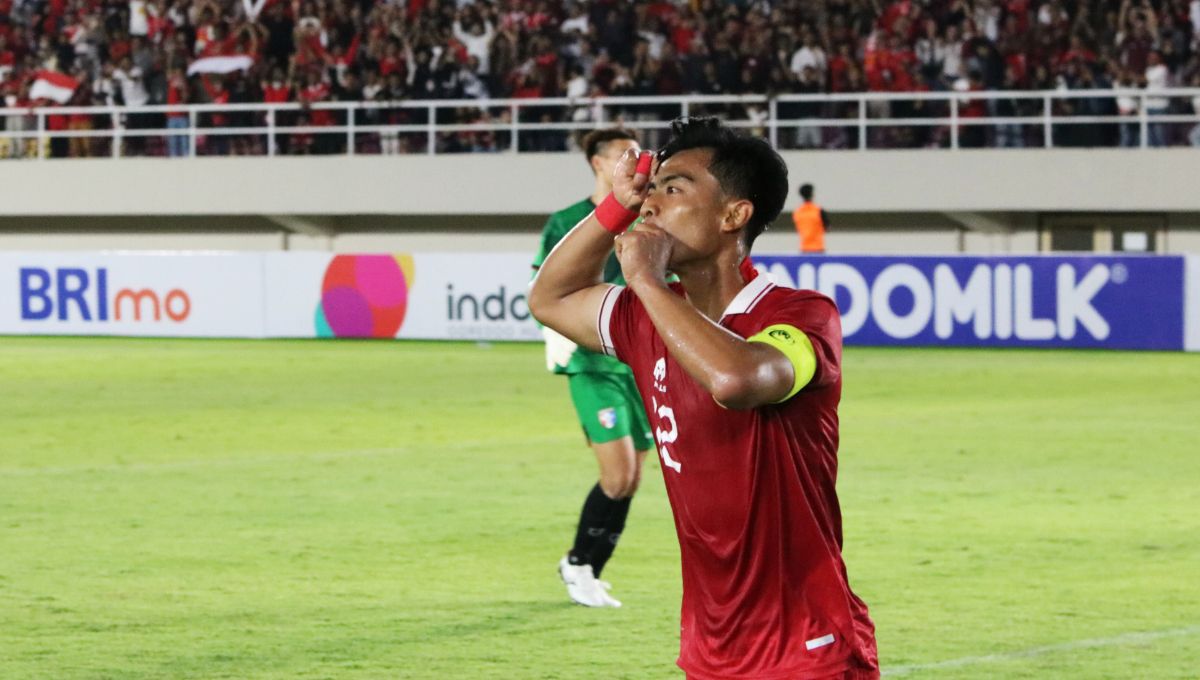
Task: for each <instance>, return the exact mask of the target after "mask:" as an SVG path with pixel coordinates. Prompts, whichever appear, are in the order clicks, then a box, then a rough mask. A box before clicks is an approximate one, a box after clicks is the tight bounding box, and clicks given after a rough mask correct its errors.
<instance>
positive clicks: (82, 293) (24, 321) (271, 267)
mask: <svg viewBox="0 0 1200 680" xmlns="http://www.w3.org/2000/svg"><path fill="white" fill-rule="evenodd" d="M529 261H530V256H529V255H528V254H527V253H376V254H344V255H343V254H332V253H323V252H271V253H244V254H242V253H184V252H180V253H62V252H59V253H20V252H15V253H2V254H0V333H3V334H39V335H144V336H181V337H254V338H257V337H294V338H322V337H327V338H339V337H371V338H420V339H444V340H539V339H540V337H541V335H540V333H539V332H538V329H537V325H536V323H535V322H534V320H533V319H532V317H531V316H530V314H529V307H528V304H527V301H526V293H527V290H528V283H529V277H530V268H529ZM755 262H756V266H757V267H758V268H759V269H760V270H762V271H765V272H767V273H768V274H770V275H771V276H772V277H773V278H774V279H775V281H776V282H777V283H779V284H781V285H786V286H798V287H803V288H814V289H816V290H820V291H822V292H824V293H826V294H827V295H830V296H831V297H833V298H834V299H835V300H836V301H837V303H838V307H839V309H840V310H841V313H842V327H843V334H844V336H845V339H846V343H847V344H850V345H854V344H858V345H927V346H936V345H947V346H992V347H996V346H1016V347H1096V348H1099V347H1107V348H1121V349H1156V350H1179V349H1184V348H1186V349H1190V350H1200V257H1188V258H1184V257H1178V256H1123V257H1087V256H1078V257H1057V256H1029V257H965V256H961V257H960V256H948V257H834V256H817V257H807V256H791V255H756V256H755Z"/></svg>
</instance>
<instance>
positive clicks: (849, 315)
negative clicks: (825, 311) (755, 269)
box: [768, 262, 1129, 341]
mask: <svg viewBox="0 0 1200 680" xmlns="http://www.w3.org/2000/svg"><path fill="white" fill-rule="evenodd" d="M768 271H769V272H770V274H771V275H772V277H774V278H775V280H776V281H777V282H779V283H781V284H782V285H786V286H791V287H796V288H807V289H815V290H819V291H821V292H822V293H824V294H825V295H828V296H830V297H832V298H834V299H835V300H838V306H839V308H840V309H841V315H842V333H843V334H844V335H845V336H846V337H850V336H852V335H854V334H855V333H857V332H859V331H861V330H863V329H864V327H865V326H866V325H867V321H868V319H870V320H872V321H874V322H875V325H876V326H877V327H878V328H879V331H881V332H882V333H883V334H884V335H886V336H887V337H890V338H895V339H900V340H903V339H907V338H912V337H915V336H917V335H919V334H921V333H923V332H925V331H926V330H927V329H928V328H929V325H930V323H932V324H933V333H934V335H935V336H936V337H937V338H940V339H948V338H950V337H951V336H953V335H954V334H955V332H956V327H957V326H960V325H961V326H968V327H969V328H970V331H969V332H970V333H971V334H972V335H973V336H974V337H975V338H976V339H978V340H989V339H997V340H1008V339H1016V340H1022V341H1045V340H1055V339H1058V340H1071V339H1073V338H1075V337H1076V336H1077V335H1078V334H1079V333H1080V331H1081V330H1082V331H1083V332H1086V333H1087V334H1088V335H1090V336H1091V337H1092V338H1094V339H1095V340H1105V339H1107V338H1108V337H1109V335H1110V333H1111V330H1112V329H1111V327H1110V325H1109V322H1108V320H1107V319H1105V318H1104V316H1103V315H1102V314H1100V312H1099V311H1097V309H1096V307H1095V306H1094V305H1093V299H1094V298H1095V297H1096V295H1097V294H1098V293H1099V292H1100V291H1101V289H1103V288H1104V287H1105V286H1106V285H1107V284H1109V283H1110V282H1112V283H1117V284H1120V283H1124V281H1125V280H1126V279H1127V278H1128V275H1129V273H1128V271H1127V270H1126V268H1125V266H1124V265H1121V264H1116V265H1113V266H1111V267H1110V266H1108V265H1105V264H1096V265H1093V266H1091V267H1088V268H1086V271H1083V272H1080V271H1079V270H1077V269H1076V267H1075V266H1074V265H1072V264H1069V263H1062V264H1059V265H1058V266H1057V267H1056V268H1055V269H1054V272H1053V279H1052V280H1053V283H1054V285H1053V290H1052V291H1050V290H1045V289H1043V288H1041V287H1039V288H1036V289H1035V286H1034V269H1033V267H1031V266H1029V265H1028V264H983V263H981V264H977V265H975V266H974V267H973V268H972V269H971V270H970V273H969V274H967V275H966V278H965V281H962V282H960V280H959V276H958V275H956V273H955V271H954V269H953V268H952V267H950V266H949V265H948V264H938V265H936V266H934V267H933V271H932V276H929V275H927V274H926V273H925V272H923V271H922V270H921V269H918V268H917V267H915V266H913V265H911V264H904V263H897V264H891V265H888V266H886V267H884V268H883V269H882V270H881V271H880V272H879V273H878V275H876V276H875V277H874V279H873V280H871V281H870V282H868V279H867V277H866V276H864V274H863V273H862V272H861V271H859V270H858V269H857V268H856V267H854V266H852V265H850V264H845V263H839V262H831V263H827V264H821V265H819V266H814V265H812V264H802V265H800V266H799V267H797V268H796V270H795V275H796V277H795V279H793V278H792V276H791V274H790V273H789V272H788V271H787V269H786V268H784V267H783V266H780V265H778V264H776V265H773V266H771V267H770V268H769V269H768ZM1041 283H1042V284H1043V285H1046V284H1049V283H1050V281H1042V282H1041ZM897 294H898V295H897ZM897 297H904V298H907V299H908V300H909V301H911V304H904V305H900V304H896V299H895V298H897ZM1035 298H1036V299H1037V300H1038V301H1040V304H1039V305H1037V306H1038V307H1039V309H1042V310H1043V314H1044V313H1045V312H1051V313H1050V315H1049V316H1038V314H1036V313H1035ZM1051 303H1052V306H1051ZM1051 310H1052V311H1051Z"/></svg>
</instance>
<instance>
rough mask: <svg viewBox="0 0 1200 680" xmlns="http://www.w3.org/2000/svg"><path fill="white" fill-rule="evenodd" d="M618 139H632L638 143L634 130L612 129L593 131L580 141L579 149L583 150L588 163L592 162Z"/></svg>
mask: <svg viewBox="0 0 1200 680" xmlns="http://www.w3.org/2000/svg"><path fill="white" fill-rule="evenodd" d="M618 139H632V140H633V141H635V142H636V141H637V140H638V138H637V135H636V134H634V133H633V131H632V130H626V129H625V128H619V127H612V128H601V129H599V130H592V131H591V132H589V133H587V134H586V135H584V136H583V139H581V140H579V147H580V148H581V149H583V153H584V155H585V156H586V157H587V159H588V162H591V160H592V157H593V156H596V155H597V154H599V153H601V152H602V151H604V145H605V144H608V143H609V142H612V141H615V140H618Z"/></svg>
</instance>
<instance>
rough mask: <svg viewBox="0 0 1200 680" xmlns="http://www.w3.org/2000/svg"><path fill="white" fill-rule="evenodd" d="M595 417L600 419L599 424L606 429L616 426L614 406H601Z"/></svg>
mask: <svg viewBox="0 0 1200 680" xmlns="http://www.w3.org/2000/svg"><path fill="white" fill-rule="evenodd" d="M596 417H597V418H599V419H600V424H601V425H603V426H604V429H606V430H611V429H613V428H614V427H616V426H617V409H615V408H602V409H600V411H599V412H598V413H597V414H596Z"/></svg>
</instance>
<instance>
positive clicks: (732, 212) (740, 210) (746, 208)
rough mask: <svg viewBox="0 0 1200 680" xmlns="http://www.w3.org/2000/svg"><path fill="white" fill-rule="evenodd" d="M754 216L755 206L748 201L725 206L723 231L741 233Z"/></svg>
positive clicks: (730, 203) (722, 222)
mask: <svg viewBox="0 0 1200 680" xmlns="http://www.w3.org/2000/svg"><path fill="white" fill-rule="evenodd" d="M753 216H754V204H753V203H751V202H750V201H749V200H747V199H744V198H743V199H740V200H736V201H730V202H729V203H727V204H726V205H725V217H724V218H722V220H721V231H724V232H732V231H741V230H742V229H743V228H745V226H746V225H747V224H749V223H750V218H751V217H753Z"/></svg>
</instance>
